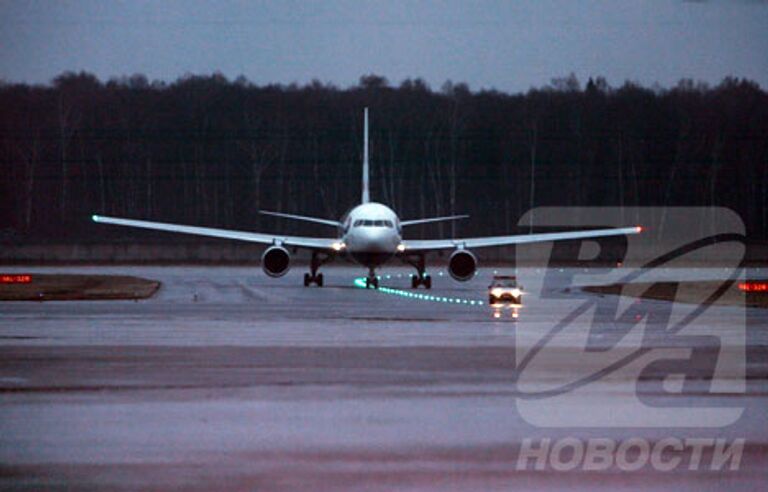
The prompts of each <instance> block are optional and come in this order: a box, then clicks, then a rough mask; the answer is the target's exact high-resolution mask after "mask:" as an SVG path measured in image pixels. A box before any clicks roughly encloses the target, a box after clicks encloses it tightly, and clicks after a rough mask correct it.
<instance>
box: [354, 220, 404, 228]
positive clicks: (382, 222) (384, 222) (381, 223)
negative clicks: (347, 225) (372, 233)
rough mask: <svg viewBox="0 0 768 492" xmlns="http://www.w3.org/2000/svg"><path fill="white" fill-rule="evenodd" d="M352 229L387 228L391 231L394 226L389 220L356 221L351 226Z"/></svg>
mask: <svg viewBox="0 0 768 492" xmlns="http://www.w3.org/2000/svg"><path fill="white" fill-rule="evenodd" d="M353 226H354V227H360V226H363V227H388V228H390V229H392V228H393V227H394V224H393V223H392V221H391V220H365V219H357V220H356V221H355V223H354V225H353Z"/></svg>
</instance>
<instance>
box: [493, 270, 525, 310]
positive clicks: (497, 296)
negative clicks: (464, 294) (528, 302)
mask: <svg viewBox="0 0 768 492" xmlns="http://www.w3.org/2000/svg"><path fill="white" fill-rule="evenodd" d="M488 304H489V305H490V306H491V307H502V306H506V307H521V306H522V305H523V288H522V287H521V286H520V285H518V284H517V277H516V276H514V275H494V276H493V280H492V281H491V285H489V286H488Z"/></svg>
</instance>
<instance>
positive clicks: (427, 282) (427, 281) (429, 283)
mask: <svg viewBox="0 0 768 492" xmlns="http://www.w3.org/2000/svg"><path fill="white" fill-rule="evenodd" d="M424 288H425V289H431V288H432V277H430V276H429V275H424Z"/></svg>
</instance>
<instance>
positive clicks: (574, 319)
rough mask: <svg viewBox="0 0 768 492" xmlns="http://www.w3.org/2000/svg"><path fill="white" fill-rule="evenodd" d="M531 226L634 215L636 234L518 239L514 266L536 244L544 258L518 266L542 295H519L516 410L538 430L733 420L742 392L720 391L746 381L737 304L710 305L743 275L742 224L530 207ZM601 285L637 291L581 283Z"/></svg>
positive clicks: (616, 220) (655, 212)
mask: <svg viewBox="0 0 768 492" xmlns="http://www.w3.org/2000/svg"><path fill="white" fill-rule="evenodd" d="M529 224H532V225H534V226H537V227H553V228H559V229H561V230H562V228H563V227H574V228H585V227H593V226H594V227H605V226H615V227H626V226H632V225H642V226H643V228H644V232H643V233H642V234H639V235H634V236H627V237H626V238H624V237H619V238H606V239H605V240H602V239H601V240H584V241H579V242H568V243H559V244H558V243H555V245H553V246H552V250H551V251H544V252H542V251H541V249H540V248H539V249H529V250H525V249H523V248H519V249H518V252H517V254H518V257H517V261H518V265H519V266H520V267H523V266H525V265H526V260H527V265H528V266H530V265H531V263H530V262H531V261H533V260H535V259H533V260H532V258H531V257H530V256H531V255H537V254H538V260H539V263H538V266H539V267H541V269H539V272H536V268H532V269H531V268H520V269H519V271H518V277H520V279H521V282H522V284H523V285H525V286H526V289H527V290H528V291H529V292H531V291H533V292H537V293H538V296H532V297H534V299H528V300H527V301H528V302H527V304H526V320H527V323H526V324H525V325H521V329H519V330H517V331H516V337H517V338H516V371H515V375H514V377H515V384H516V394H517V395H518V396H517V398H516V405H517V409H518V412H519V414H520V415H521V416H522V418H524V419H525V420H526V421H527V422H528V423H530V424H532V425H534V426H537V427H545V428H579V427H592V428H616V427H624V428H674V429H681V428H710V429H711V428H719V427H724V426H728V425H730V424H732V423H734V422H735V421H736V420H738V419H739V417H740V416H741V414H742V413H743V410H744V409H743V406H742V404H740V399H739V398H728V397H729V396H733V395H739V394H742V393H744V391H745V387H746V383H745V358H746V357H745V341H746V318H745V309H744V308H743V306H742V307H738V306H732V307H729V308H727V309H722V308H719V309H717V308H716V309H713V306H716V305H717V304H719V303H722V302H724V301H725V300H726V298H727V297H728V296H729V295H731V293H730V289H735V290H738V289H737V285H738V283H739V281H742V280H743V271H742V268H741V263H742V259H743V257H744V243H743V236H744V225H743V223H742V221H741V220H740V219H739V217H738V216H737V215H736V214H735V213H733V212H732V211H730V210H728V209H723V208H538V209H534V210H533V211H531V212H529V214H527V215H526V216H524V217H523V218H522V219H521V221H520V225H529ZM526 255H528V258H526ZM563 264H567V265H568V266H569V267H570V268H560V266H561V265H563ZM595 264H598V265H600V266H599V267H597V268H595V266H594V265H595ZM587 266H589V268H586V267H587ZM582 267H583V268H582ZM542 269H543V270H544V271H545V274H544V275H543V276H542V275H541V271H542ZM605 284H613V288H614V290H617V291H621V292H622V293H627V292H628V289H634V290H635V292H633V295H632V296H624V295H622V296H619V295H611V294H605V295H600V294H595V293H587V292H584V291H583V290H582V286H585V285H605ZM627 284H633V285H632V286H629V287H628V286H627ZM638 284H639V285H638ZM638 287H639V291H638ZM649 298H650V299H649ZM660 299H670V301H665V300H660ZM648 446H651V444H650V443H649V444H648ZM648 446H646V447H644V448H643V449H646V448H647V447H648ZM586 449H587V448H586V447H585V451H584V452H585V453H586V452H587V451H586ZM616 449H617V450H620V448H619V447H617V448H616ZM649 449H650V450H651V451H649V453H650V452H652V450H653V449H654V447H653V446H651V447H650V448H649ZM558 456H559V455H558ZM649 456H652V455H649ZM616 459H617V458H616Z"/></svg>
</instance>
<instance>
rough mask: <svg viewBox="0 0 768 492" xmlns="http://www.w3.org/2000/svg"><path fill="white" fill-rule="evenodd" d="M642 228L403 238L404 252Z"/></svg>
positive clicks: (617, 233)
mask: <svg viewBox="0 0 768 492" xmlns="http://www.w3.org/2000/svg"><path fill="white" fill-rule="evenodd" d="M642 230H643V228H642V227H640V226H637V227H621V228H617V229H593V230H591V231H571V232H547V233H543V234H519V235H516V236H490V237H471V238H466V239H415V240H411V241H409V240H404V241H403V243H404V247H405V250H404V251H405V252H409V251H413V252H427V251H438V250H441V249H454V248H459V247H463V248H487V247H489V246H507V245H510V244H526V243H539V242H545V241H560V240H564V239H585V238H592V237H605V236H622V235H625V234H638V233H640V232H642Z"/></svg>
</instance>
